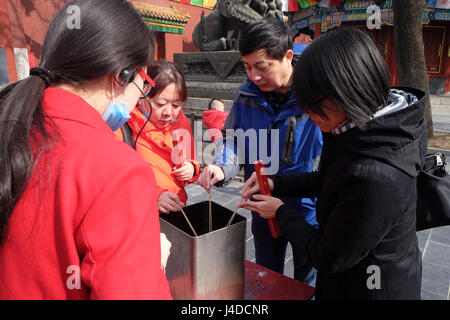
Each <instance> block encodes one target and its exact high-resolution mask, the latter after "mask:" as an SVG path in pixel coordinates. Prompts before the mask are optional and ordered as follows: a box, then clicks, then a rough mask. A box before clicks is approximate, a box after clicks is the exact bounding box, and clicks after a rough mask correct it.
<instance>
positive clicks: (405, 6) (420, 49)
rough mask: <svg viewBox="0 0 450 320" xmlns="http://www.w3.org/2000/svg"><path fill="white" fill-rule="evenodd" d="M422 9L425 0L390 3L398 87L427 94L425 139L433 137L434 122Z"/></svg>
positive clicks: (396, 0) (397, 0)
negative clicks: (426, 135)
mask: <svg viewBox="0 0 450 320" xmlns="http://www.w3.org/2000/svg"><path fill="white" fill-rule="evenodd" d="M379 2H380V1H379ZM381 2H384V1H381ZM424 6H425V0H393V1H392V8H393V10H394V46H395V57H396V59H397V68H398V69H397V71H398V78H399V84H400V86H409V87H415V88H417V89H420V90H423V91H424V92H425V93H426V98H425V120H426V123H427V129H428V137H432V136H433V121H432V117H431V104H430V89H429V86H428V79H427V70H426V62H425V52H424V46H423V37H422V15H423V10H424Z"/></svg>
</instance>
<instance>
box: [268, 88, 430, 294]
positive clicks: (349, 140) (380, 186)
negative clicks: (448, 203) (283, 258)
mask: <svg viewBox="0 0 450 320" xmlns="http://www.w3.org/2000/svg"><path fill="white" fill-rule="evenodd" d="M402 89H403V90H405V91H408V92H410V93H412V94H414V95H415V96H416V97H417V98H418V100H419V101H417V102H415V103H413V104H411V105H409V106H408V107H407V108H405V109H402V110H400V111H397V112H394V113H391V114H387V115H385V116H381V117H378V118H375V119H373V120H371V121H370V122H369V123H368V124H367V128H366V129H365V130H361V129H359V128H353V129H350V130H348V131H347V132H345V133H342V134H340V135H336V136H333V135H331V134H325V135H324V148H323V153H322V159H321V164H320V167H319V171H318V172H313V173H305V174H298V175H291V176H278V177H275V178H274V183H275V190H274V196H277V195H278V196H279V195H285V196H290V195H294V194H295V195H297V196H302V197H313V196H318V203H317V220H318V222H319V230H316V229H314V228H312V227H310V226H309V225H308V224H307V223H305V222H304V221H303V220H302V218H301V216H299V215H298V214H295V212H294V211H293V209H291V208H290V207H289V206H288V205H282V206H281V207H280V208H279V209H278V210H277V216H276V217H277V219H278V221H279V223H280V228H281V231H282V234H283V236H284V237H286V238H287V239H289V241H291V243H292V247H293V250H300V251H301V252H302V253H303V255H304V256H305V257H306V258H307V259H309V260H310V262H311V263H312V265H313V266H314V267H315V268H317V269H318V276H317V284H316V298H317V299H420V288H421V275H422V267H421V256H420V251H419V249H418V246H417V237H416V194H417V192H416V177H417V169H418V168H419V166H420V164H421V161H422V160H421V159H423V156H424V155H425V153H426V140H427V138H426V129H425V123H424V118H423V114H424V100H425V99H424V96H425V94H424V93H423V92H421V91H419V90H415V89H409V88H408V89H406V88H402ZM378 271H379V272H378ZM378 281H379V282H378Z"/></svg>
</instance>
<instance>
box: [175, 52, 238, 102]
mask: <svg viewBox="0 0 450 320" xmlns="http://www.w3.org/2000/svg"><path fill="white" fill-rule="evenodd" d="M174 61H175V63H176V64H177V65H178V66H180V67H181V69H182V71H183V73H184V77H185V79H186V85H187V88H188V95H189V97H197V98H208V99H211V98H219V99H225V100H232V99H233V95H234V93H235V91H236V90H237V89H238V88H239V87H240V86H241V84H242V83H243V82H244V81H245V80H246V79H247V73H246V72H245V68H244V65H243V63H242V59H241V54H240V53H239V52H238V51H210V52H184V53H176V54H174Z"/></svg>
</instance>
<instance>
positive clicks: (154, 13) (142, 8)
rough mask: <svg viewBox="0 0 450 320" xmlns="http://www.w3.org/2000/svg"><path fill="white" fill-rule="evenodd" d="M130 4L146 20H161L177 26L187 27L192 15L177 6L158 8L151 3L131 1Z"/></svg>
mask: <svg viewBox="0 0 450 320" xmlns="http://www.w3.org/2000/svg"><path fill="white" fill-rule="evenodd" d="M130 4H131V5H132V6H133V7H134V8H135V9H136V10H137V11H139V12H140V13H141V14H142V16H143V17H144V18H153V19H160V20H164V21H167V22H172V23H175V24H183V25H186V24H187V23H188V22H189V20H190V19H191V15H190V14H189V13H188V12H186V11H184V10H183V9H182V8H180V9H177V8H175V5H173V4H172V5H170V8H167V7H158V6H155V5H152V4H149V3H142V2H137V1H130Z"/></svg>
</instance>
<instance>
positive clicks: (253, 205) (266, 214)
mask: <svg viewBox="0 0 450 320" xmlns="http://www.w3.org/2000/svg"><path fill="white" fill-rule="evenodd" d="M253 199H255V200H258V202H256V201H244V202H241V203H240V204H239V205H238V208H245V209H248V210H252V211H256V212H258V214H259V215H260V216H261V217H263V218H265V219H269V218H274V217H275V214H276V213H277V210H278V208H279V207H281V205H283V201H281V200H280V199H278V198H275V197H271V196H263V195H261V194H255V195H253Z"/></svg>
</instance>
